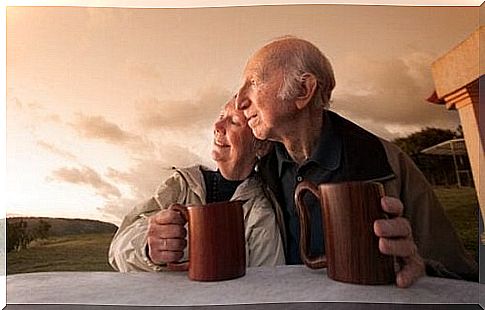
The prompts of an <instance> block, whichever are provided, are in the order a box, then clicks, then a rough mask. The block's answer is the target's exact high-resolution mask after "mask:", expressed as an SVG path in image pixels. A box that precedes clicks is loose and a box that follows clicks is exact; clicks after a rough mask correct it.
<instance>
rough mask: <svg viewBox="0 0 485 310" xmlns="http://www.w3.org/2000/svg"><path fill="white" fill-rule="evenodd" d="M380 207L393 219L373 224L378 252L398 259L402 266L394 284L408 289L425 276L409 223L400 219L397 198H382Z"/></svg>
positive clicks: (401, 207)
mask: <svg viewBox="0 0 485 310" xmlns="http://www.w3.org/2000/svg"><path fill="white" fill-rule="evenodd" d="M381 206H382V209H383V210H384V211H385V212H386V213H388V214H390V215H391V216H393V218H390V219H383V220H376V221H375V222H374V233H375V234H376V235H377V237H379V250H380V251H381V252H382V253H383V254H387V255H394V256H397V257H398V260H399V261H401V262H402V264H401V270H399V271H398V272H397V274H396V284H397V286H398V287H402V288H404V287H409V286H411V285H412V284H413V283H414V282H415V281H416V280H418V279H419V277H421V276H423V275H424V274H425V267H424V262H423V259H422V258H421V257H420V256H419V254H418V251H417V247H416V244H415V243H414V240H413V236H412V229H411V225H410V223H409V221H408V220H407V219H405V218H403V217H401V216H402V212H403V205H402V203H401V201H400V200H399V199H397V198H392V197H383V198H382V199H381Z"/></svg>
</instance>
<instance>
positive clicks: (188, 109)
mask: <svg viewBox="0 0 485 310" xmlns="http://www.w3.org/2000/svg"><path fill="white" fill-rule="evenodd" d="M230 97H231V94H230V92H228V91H223V90H215V89H209V90H205V91H204V92H201V94H200V96H199V97H198V98H193V99H188V100H173V101H170V100H159V99H157V98H148V99H143V100H138V101H137V102H136V105H137V107H138V109H139V110H140V111H141V113H140V116H139V122H140V124H141V126H142V127H143V128H144V129H148V130H153V129H162V128H163V129H178V130H180V129H184V130H186V129H187V128H189V127H192V128H193V127H200V126H206V127H208V126H210V124H211V123H212V121H213V120H214V119H216V117H217V115H218V113H219V111H220V110H221V108H222V107H223V105H224V104H225V103H226V102H227V101H228V99H229V98H230Z"/></svg>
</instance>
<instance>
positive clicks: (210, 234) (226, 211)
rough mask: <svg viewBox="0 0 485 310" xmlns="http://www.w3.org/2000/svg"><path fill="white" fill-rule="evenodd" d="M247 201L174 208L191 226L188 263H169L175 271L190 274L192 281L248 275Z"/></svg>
mask: <svg viewBox="0 0 485 310" xmlns="http://www.w3.org/2000/svg"><path fill="white" fill-rule="evenodd" d="M243 204H244V201H230V202H217V203H210V204H207V205H189V206H183V205H179V204H176V205H172V207H171V208H172V209H173V210H176V211H178V212H180V214H181V215H182V217H184V219H185V220H186V221H187V222H188V226H189V255H188V256H189V260H188V262H183V263H169V264H167V267H168V268H169V269H170V270H174V271H187V270H188V276H189V278H190V279H191V280H196V281H221V280H228V279H233V278H237V277H241V276H243V275H244V274H245V273H246V243H245V237H244V218H243V209H242V206H243Z"/></svg>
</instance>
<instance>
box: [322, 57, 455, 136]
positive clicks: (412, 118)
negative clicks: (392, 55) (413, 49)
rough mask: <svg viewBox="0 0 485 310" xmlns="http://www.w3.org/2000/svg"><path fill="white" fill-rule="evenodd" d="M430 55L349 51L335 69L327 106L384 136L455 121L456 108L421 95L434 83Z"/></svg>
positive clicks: (451, 126)
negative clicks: (334, 86) (376, 55)
mask: <svg viewBox="0 0 485 310" xmlns="http://www.w3.org/2000/svg"><path fill="white" fill-rule="evenodd" d="M432 60H433V57H432V56H431V55H428V54H424V53H411V54H408V55H406V56H404V57H402V58H397V59H389V60H374V59H368V58H367V59H366V58H364V57H362V56H361V55H358V56H355V55H354V56H349V57H348V58H347V59H346V62H345V65H344V66H343V68H342V69H340V72H336V75H337V87H338V89H336V92H335V95H334V100H333V102H332V104H331V107H332V109H333V110H335V111H337V112H339V113H342V114H343V115H345V116H348V117H349V118H351V119H352V120H355V121H356V122H357V123H359V124H362V125H364V126H365V127H366V128H367V129H369V130H371V131H373V132H378V133H379V134H381V135H383V136H384V137H385V138H395V137H398V136H402V135H403V134H409V133H411V132H413V131H414V130H419V129H420V128H423V127H426V126H434V127H445V128H453V127H456V125H457V122H458V115H457V113H456V112H450V111H447V110H446V109H445V108H444V107H443V106H437V105H433V104H430V103H429V102H427V101H426V98H427V97H429V95H430V94H431V93H432V92H433V89H434V85H433V80H432V77H431V71H430V66H431V65H430V64H431V63H432ZM339 76H341V77H342V78H341V79H339Z"/></svg>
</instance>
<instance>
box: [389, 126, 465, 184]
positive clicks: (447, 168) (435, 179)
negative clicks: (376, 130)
mask: <svg viewBox="0 0 485 310" xmlns="http://www.w3.org/2000/svg"><path fill="white" fill-rule="evenodd" d="M460 136H461V127H460V126H459V127H458V128H457V130H456V131H454V132H453V131H451V130H448V129H440V128H431V127H427V128H425V129H423V130H421V131H419V132H415V133H413V134H411V135H409V136H407V137H404V138H397V139H395V140H393V142H394V143H395V144H397V145H398V146H399V147H400V148H401V149H402V150H403V151H404V152H405V153H407V154H408V155H409V156H410V157H411V158H412V159H413V161H414V162H415V164H416V165H417V166H418V167H419V168H420V170H421V171H422V172H423V173H424V175H425V176H426V178H427V179H428V181H429V182H430V183H431V184H443V185H450V184H456V182H457V180H456V174H455V171H454V164H453V158H452V157H451V156H436V155H427V154H423V153H421V151H422V150H424V149H425V148H428V147H431V146H433V145H436V144H439V143H441V142H444V141H447V140H451V139H455V138H457V137H460Z"/></svg>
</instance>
